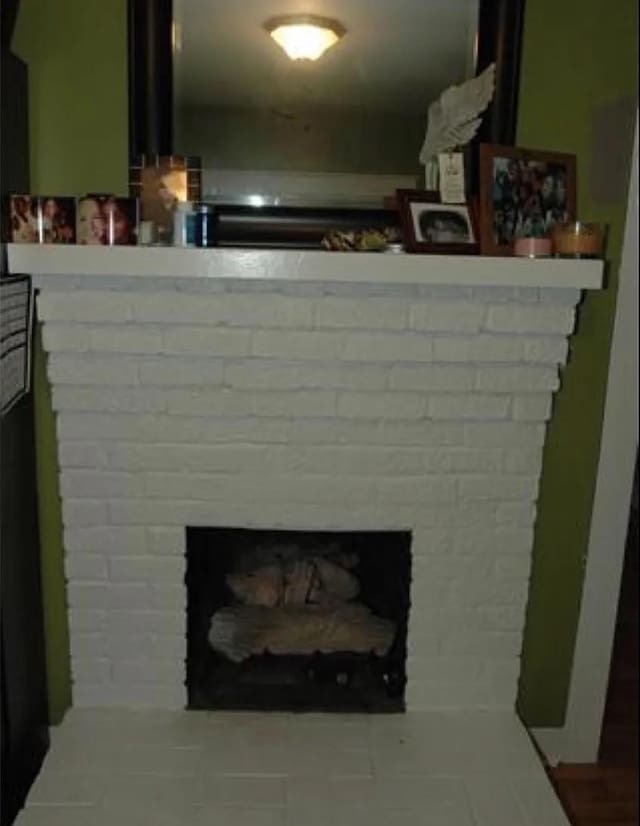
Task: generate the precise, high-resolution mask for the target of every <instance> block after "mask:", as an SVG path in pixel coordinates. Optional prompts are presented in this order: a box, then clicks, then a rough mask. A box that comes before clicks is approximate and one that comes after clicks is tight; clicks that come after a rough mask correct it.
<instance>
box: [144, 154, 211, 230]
mask: <svg viewBox="0 0 640 826" xmlns="http://www.w3.org/2000/svg"><path fill="white" fill-rule="evenodd" d="M200 189H201V169H200V159H199V158H195V157H182V156H178V155H140V156H138V157H137V158H136V159H135V160H134V162H133V163H132V165H131V167H130V169H129V194H130V195H131V196H132V197H135V198H138V200H139V202H140V220H141V221H145V222H151V223H152V224H153V230H154V235H155V237H156V240H157V241H159V242H160V243H162V242H166V243H171V238H172V235H173V213H174V210H175V206H176V204H177V203H178V202H180V201H199V200H200Z"/></svg>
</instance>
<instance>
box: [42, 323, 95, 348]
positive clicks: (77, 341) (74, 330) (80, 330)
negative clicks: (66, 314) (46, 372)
mask: <svg viewBox="0 0 640 826" xmlns="http://www.w3.org/2000/svg"><path fill="white" fill-rule="evenodd" d="M42 343H43V345H44V348H45V350H46V351H47V352H48V353H58V352H83V351H86V350H88V349H89V330H88V328H87V327H79V326H69V325H66V324H43V326H42Z"/></svg>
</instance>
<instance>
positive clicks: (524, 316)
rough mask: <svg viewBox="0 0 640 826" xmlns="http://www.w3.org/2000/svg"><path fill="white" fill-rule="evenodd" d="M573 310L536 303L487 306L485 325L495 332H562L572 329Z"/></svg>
mask: <svg viewBox="0 0 640 826" xmlns="http://www.w3.org/2000/svg"><path fill="white" fill-rule="evenodd" d="M573 324H574V312H573V309H572V308H570V307H555V306H553V305H538V306H529V307H514V306H509V305H502V306H495V307H489V309H488V311H487V318H486V320H485V327H486V329H487V330H491V331H493V332H496V333H552V334H556V335H557V334H558V333H564V334H567V335H568V334H569V333H570V332H571V331H572V330H573Z"/></svg>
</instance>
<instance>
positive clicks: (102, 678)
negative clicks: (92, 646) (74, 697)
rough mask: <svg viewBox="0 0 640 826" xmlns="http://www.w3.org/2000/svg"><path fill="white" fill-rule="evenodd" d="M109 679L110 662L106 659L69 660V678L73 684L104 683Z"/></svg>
mask: <svg viewBox="0 0 640 826" xmlns="http://www.w3.org/2000/svg"><path fill="white" fill-rule="evenodd" d="M110 677H111V662H110V661H109V660H107V659H98V658H91V659H89V658H87V659H78V658H76V657H73V658H72V659H71V678H72V679H73V681H74V682H82V683H104V682H107V680H109V678H110Z"/></svg>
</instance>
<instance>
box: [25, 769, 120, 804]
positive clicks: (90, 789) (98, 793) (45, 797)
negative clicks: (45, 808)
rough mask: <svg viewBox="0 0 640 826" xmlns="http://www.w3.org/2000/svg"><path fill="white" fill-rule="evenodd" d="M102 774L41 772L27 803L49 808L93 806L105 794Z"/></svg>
mask: <svg viewBox="0 0 640 826" xmlns="http://www.w3.org/2000/svg"><path fill="white" fill-rule="evenodd" d="M105 786H106V778H105V775H104V773H92V774H85V773H83V772H79V771H72V772H53V771H50V772H41V773H40V775H38V777H37V778H36V781H35V783H34V784H33V786H32V788H31V791H30V792H29V802H30V803H31V804H33V805H49V806H93V805H95V804H97V803H100V802H101V801H102V798H103V796H104V793H105Z"/></svg>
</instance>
